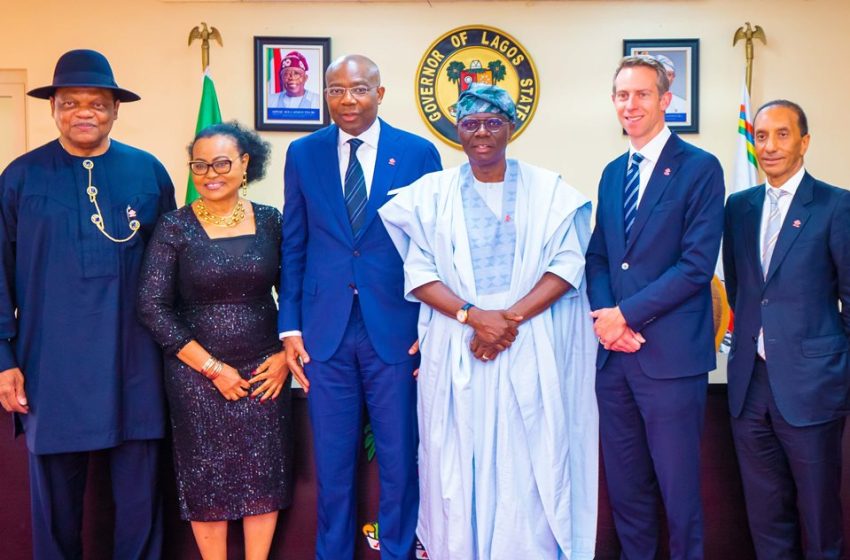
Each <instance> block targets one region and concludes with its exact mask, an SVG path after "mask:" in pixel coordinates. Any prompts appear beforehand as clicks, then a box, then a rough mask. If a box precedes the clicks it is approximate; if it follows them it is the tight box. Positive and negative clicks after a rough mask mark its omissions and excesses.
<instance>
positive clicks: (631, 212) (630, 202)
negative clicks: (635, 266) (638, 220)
mask: <svg viewBox="0 0 850 560" xmlns="http://www.w3.org/2000/svg"><path fill="white" fill-rule="evenodd" d="M642 161H643V156H642V155H640V154H639V153H637V152H635V153H633V154H632V159H631V163H630V164H629V170H628V171H626V189H625V190H624V191H623V216H624V220H625V221H624V225H625V226H626V230H625V231H626V241H628V240H629V232H630V231H631V230H632V225H633V224H634V223H635V216H637V202H638V187H639V186H640V162H642Z"/></svg>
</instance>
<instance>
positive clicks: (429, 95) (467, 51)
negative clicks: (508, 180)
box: [415, 25, 540, 148]
mask: <svg viewBox="0 0 850 560" xmlns="http://www.w3.org/2000/svg"><path fill="white" fill-rule="evenodd" d="M475 83H479V84H491V85H496V86H499V87H501V88H504V89H505V90H506V91H507V92H508V93H509V94H510V95H511V97H512V98H513V100H514V102H515V103H516V111H517V122H516V130H515V131H514V134H513V138H516V137H517V136H519V135H520V134H522V131H523V130H525V127H526V126H528V123H529V122H530V121H531V118H532V117H533V116H534V111H535V110H536V109H537V100H538V99H539V97H540V84H539V80H538V78H537V69H536V68H535V67H534V62H533V61H532V60H531V57H530V56H529V55H528V51H526V50H525V47H523V46H522V45H520V44H519V42H518V41H517V40H516V39H514V38H513V37H511V36H510V35H508V34H507V33H505V32H504V31H501V30H499V29H495V28H493V27H486V26H483V25H472V26H466V27H458V28H457V29H453V30H451V31H449V32H448V33H446V34H445V35H443V36H442V37H440V38H439V39H437V40H436V41H434V43H433V44H432V45H431V46H430V47H428V50H427V51H426V52H425V54H424V56H423V57H422V60H421V61H420V62H419V67H418V68H417V70H416V84H415V91H416V104H417V106H418V107H419V114H421V115H422V118H423V119H424V120H425V122H426V123H427V124H428V127H429V128H430V129H431V130H432V131H433V132H434V133H435V134H436V135H437V136H438V137H439V138H440V139H442V140H444V141H445V142H447V143H448V144H450V145H451V146H453V147H455V148H460V142H459V141H458V136H457V129H456V127H455V125H456V119H455V103H456V102H457V98H458V96H459V95H460V94H461V93H462V92H463V91H465V90H466V89H468V88H469V86H470V85H472V84H475Z"/></svg>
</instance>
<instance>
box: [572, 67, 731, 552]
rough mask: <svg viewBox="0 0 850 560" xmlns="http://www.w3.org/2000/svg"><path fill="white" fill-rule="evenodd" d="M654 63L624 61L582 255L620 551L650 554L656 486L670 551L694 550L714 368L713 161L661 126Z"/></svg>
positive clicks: (717, 173) (719, 216)
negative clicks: (617, 131)
mask: <svg viewBox="0 0 850 560" xmlns="http://www.w3.org/2000/svg"><path fill="white" fill-rule="evenodd" d="M668 90H669V81H668V79H667V73H666V72H665V69H664V67H663V66H662V65H661V64H660V63H659V62H658V61H657V60H655V59H653V58H649V57H640V56H638V57H627V58H624V59H623V60H622V61H621V62H620V65H619V67H618V69H617V72H616V73H615V76H614V89H613V95H612V99H613V101H614V106H615V108H616V110H617V116H618V117H619V120H620V124H621V125H622V127H623V129H624V130H625V131H626V133H627V134H628V136H629V150H628V152H626V153H625V154H623V155H622V156H620V157H618V158H617V159H615V160H614V161H612V162H611V163H609V164H608V166H607V167H606V168H605V170H604V171H603V172H602V179H601V180H600V183H599V200H598V205H597V215H596V228H595V229H594V231H593V235H592V236H591V240H590V247H589V248H588V252H587V278H588V295H589V297H590V305H591V308H592V309H593V310H594V311H593V312H592V314H591V315H592V316H593V317H594V319H595V323H594V329H595V331H596V335H597V336H598V337H599V342H600V348H599V351H598V355H597V360H596V367H597V377H596V395H597V401H598V404H599V431H600V436H601V440H602V453H603V458H604V465H605V473H606V479H607V483H608V493H609V498H610V500H611V508H612V511H613V514H614V522H615V525H616V527H617V534H618V536H619V538H620V543H621V545H622V550H623V552H622V557H623V558H627V559H629V560H632V559H647V560H652V559H654V558H655V556H656V552H657V551H658V544H659V543H658V541H659V519H658V493H659V491H660V493H661V497H662V498H663V501H664V504H665V506H666V510H667V522H668V527H669V532H670V554H671V558H674V559H685V558H687V559H692V558H702V554H703V546H702V539H703V531H702V502H701V499H700V479H699V470H700V460H699V449H700V438H701V436H702V426H703V415H704V409H705V396H706V387H707V383H708V373H707V372H708V371H709V370H711V369H714V367H715V358H714V335H713V325H712V312H711V288H710V282H711V278H712V275H713V273H714V267H715V264H716V261H717V254H718V251H719V248H720V236H721V233H722V229H723V194H724V187H723V172H722V170H721V168H720V164H719V163H718V161H717V159H716V158H715V157H714V156H712V155H711V154H708V153H706V152H704V151H702V150H700V149H698V148H696V147H694V146H692V145H690V144H687V143H685V142H683V141H682V140H680V139H679V137H678V136H675V135H671V133H670V130H669V129H668V128H667V126H666V125H665V124H664V111H665V109H666V108H667V106H668V105H669V103H670V95H671V94H670V92H669V91H668Z"/></svg>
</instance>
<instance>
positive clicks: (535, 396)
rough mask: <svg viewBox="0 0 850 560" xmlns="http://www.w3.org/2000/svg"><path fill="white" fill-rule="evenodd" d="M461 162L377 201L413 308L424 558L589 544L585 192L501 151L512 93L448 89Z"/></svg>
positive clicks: (594, 469) (556, 552)
mask: <svg viewBox="0 0 850 560" xmlns="http://www.w3.org/2000/svg"><path fill="white" fill-rule="evenodd" d="M457 111H458V113H457V118H458V134H459V137H460V141H461V143H462V145H463V149H464V151H465V152H466V155H467V156H468V158H469V163H468V164H464V165H462V166H460V167H457V168H454V169H448V170H446V171H441V172H437V173H431V174H429V175H426V176H424V177H423V178H422V179H420V180H418V181H417V182H415V183H413V184H412V185H411V186H409V187H407V188H404V189H401V190H400V191H399V192H398V194H397V195H396V196H395V198H393V199H392V200H391V201H390V202H389V203H387V204H386V205H385V206H384V207H383V208H381V210H380V215H381V218H382V219H383V220H384V224H385V225H386V227H387V231H388V232H389V234H390V236H391V237H392V239H393V242H394V243H395V245H396V247H397V248H398V250H399V252H400V253H401V255H402V258H403V259H404V269H405V292H406V294H405V296H406V297H407V298H408V299H410V300H413V301H421V302H422V303H423V305H422V307H421V311H420V319H419V340H420V343H421V346H420V349H421V352H422V362H421V366H420V369H419V387H418V402H417V406H418V415H419V436H420V444H419V476H420V483H419V487H420V506H419V523H418V527H417V534H418V536H419V538H420V540H421V541H422V543H423V545H424V546H425V549H426V550H427V551H428V554H429V557H430V558H431V559H433V560H460V559H462V560H473V559H480V560H499V559H510V560H517V559H527V560H549V559H553V560H554V559H559V558H569V559H571V560H576V559H591V558H593V555H594V548H595V543H596V512H597V490H598V439H597V438H598V415H597V409H596V400H595V393H594V377H595V368H594V358H595V354H596V338H595V337H594V335H593V329H592V325H591V320H590V317H589V312H590V307H589V305H588V301H587V296H586V294H585V287H584V251H585V249H586V247H587V243H588V239H589V237H590V224H589V220H590V202H589V201H588V200H587V199H586V198H585V197H584V196H582V195H581V194H579V193H578V192H577V191H576V190H575V189H573V188H572V187H570V186H568V185H567V184H565V183H564V182H563V180H561V178H560V177H559V176H558V175H556V174H555V173H552V172H549V171H546V170H543V169H539V168H536V167H532V166H530V165H527V164H524V163H520V162H518V161H516V160H506V159H505V149H506V147H507V144H508V142H509V140H510V138H511V133H512V132H513V130H514V121H515V118H516V108H515V106H514V103H513V101H512V100H511V98H510V96H509V95H508V94H507V92H505V91H504V90H503V89H501V88H498V87H495V86H486V85H482V86H473V88H471V89H468V90H467V91H465V92H463V93H462V94H461V96H460V98H459V100H458V104H457Z"/></svg>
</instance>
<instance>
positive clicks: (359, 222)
mask: <svg viewBox="0 0 850 560" xmlns="http://www.w3.org/2000/svg"><path fill="white" fill-rule="evenodd" d="M362 143H363V140H359V139H357V138H352V139H351V140H349V141H348V144H349V146H350V147H351V152H350V154H349V156H348V168H347V169H346V170H345V182H344V187H343V192H344V193H345V207H346V208H347V209H348V219H349V221H350V222H351V231H352V232H354V236H355V237H357V234H358V233H360V228H362V227H363V220H364V218H365V215H366V177H365V176H364V175H363V168H362V167H360V161H358V159H357V148H359V147H360V145H361V144H362Z"/></svg>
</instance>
